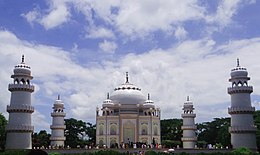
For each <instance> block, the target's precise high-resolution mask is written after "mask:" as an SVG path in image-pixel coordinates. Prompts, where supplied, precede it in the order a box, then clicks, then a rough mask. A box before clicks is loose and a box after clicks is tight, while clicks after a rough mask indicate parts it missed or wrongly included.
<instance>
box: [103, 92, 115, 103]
mask: <svg viewBox="0 0 260 155" xmlns="http://www.w3.org/2000/svg"><path fill="white" fill-rule="evenodd" d="M113 104H114V103H113V102H112V101H111V100H110V97H109V93H107V99H105V100H104V101H103V105H104V106H105V105H113Z"/></svg>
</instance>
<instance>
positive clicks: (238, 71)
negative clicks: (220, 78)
mask: <svg viewBox="0 0 260 155" xmlns="http://www.w3.org/2000/svg"><path fill="white" fill-rule="evenodd" d="M247 75H248V72H247V70H246V68H243V67H240V65H239V59H237V67H236V68H234V69H232V70H231V73H230V76H231V77H247Z"/></svg>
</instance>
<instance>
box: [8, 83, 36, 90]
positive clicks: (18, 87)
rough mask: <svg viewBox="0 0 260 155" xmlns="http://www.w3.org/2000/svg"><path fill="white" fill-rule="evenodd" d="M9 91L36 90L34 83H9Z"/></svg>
mask: <svg viewBox="0 0 260 155" xmlns="http://www.w3.org/2000/svg"><path fill="white" fill-rule="evenodd" d="M8 90H9V91H15V90H17V91H21V90H22V91H29V92H33V91H34V86H33V85H28V84H9V86H8Z"/></svg>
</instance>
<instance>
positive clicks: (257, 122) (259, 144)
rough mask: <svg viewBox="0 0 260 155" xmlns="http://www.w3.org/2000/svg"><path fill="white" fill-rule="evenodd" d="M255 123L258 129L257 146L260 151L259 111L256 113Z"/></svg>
mask: <svg viewBox="0 0 260 155" xmlns="http://www.w3.org/2000/svg"><path fill="white" fill-rule="evenodd" d="M254 121H255V122H254V123H255V125H256V127H257V131H256V144H257V148H258V150H260V110H257V111H255V112H254Z"/></svg>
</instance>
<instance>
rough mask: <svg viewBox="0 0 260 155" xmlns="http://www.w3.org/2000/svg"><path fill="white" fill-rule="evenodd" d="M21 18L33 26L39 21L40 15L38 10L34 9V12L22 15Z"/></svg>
mask: <svg viewBox="0 0 260 155" xmlns="http://www.w3.org/2000/svg"><path fill="white" fill-rule="evenodd" d="M21 16H22V17H24V18H25V19H26V20H27V22H29V23H30V25H31V26H32V25H33V23H34V22H35V21H37V20H38V18H39V16H40V13H39V10H38V9H36V8H34V9H33V10H32V11H29V12H28V13H25V14H21Z"/></svg>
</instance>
